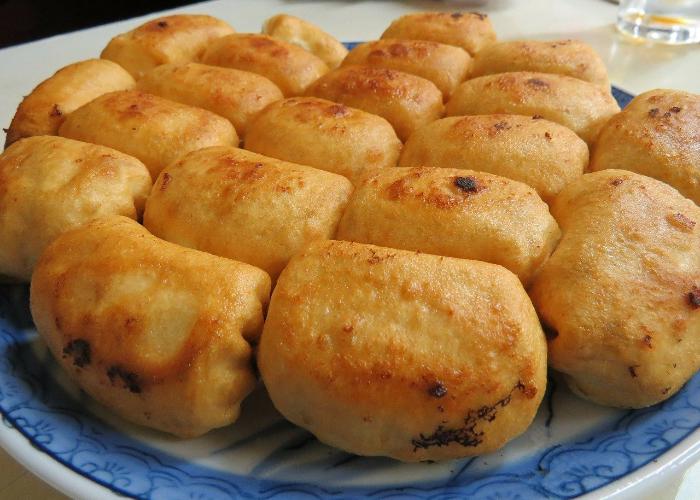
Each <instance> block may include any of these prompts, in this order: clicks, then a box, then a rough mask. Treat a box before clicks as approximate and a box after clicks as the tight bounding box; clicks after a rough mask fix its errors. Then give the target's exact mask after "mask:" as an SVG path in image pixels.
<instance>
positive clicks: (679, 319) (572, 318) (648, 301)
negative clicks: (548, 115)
mask: <svg viewBox="0 0 700 500" xmlns="http://www.w3.org/2000/svg"><path fill="white" fill-rule="evenodd" d="M552 213H553V215H554V217H555V218H556V219H557V221H558V222H559V225H560V226H561V229H562V231H563V237H562V240H561V242H560V243H559V246H558V247H557V249H556V250H555V251H554V253H553V254H552V256H551V257H550V259H549V260H548V261H547V263H546V264H545V265H544V267H543V268H542V271H541V272H540V273H539V274H538V275H537V277H536V279H535V282H534V284H533V286H532V288H531V293H530V295H531V297H532V300H533V302H534V304H535V306H536V307H537V311H538V313H539V314H540V317H541V319H542V321H543V322H544V323H545V324H546V325H547V329H546V330H545V331H548V332H549V337H550V340H549V364H550V366H551V367H552V368H554V369H556V370H559V371H561V372H563V373H565V374H566V376H567V379H568V383H569V386H570V387H571V388H572V389H573V390H574V391H575V392H576V393H578V394H579V395H581V396H583V397H584V398H587V399H590V400H592V401H595V402H597V403H600V404H604V405H610V406H618V407H622V408H640V407H644V406H649V405H653V404H656V403H658V402H660V401H663V400H665V399H667V398H669V397H670V396H672V395H673V394H674V393H675V392H676V391H678V390H679V389H680V388H681V387H682V386H683V384H684V383H685V382H686V381H687V380H688V379H689V378H690V377H691V376H692V375H693V374H695V372H696V371H697V370H698V369H699V368H700V309H699V307H700V253H699V252H698V248H700V227H699V226H698V225H697V223H698V222H700V208H698V207H697V206H696V205H695V204H694V203H693V202H692V201H690V200H687V199H685V198H683V197H682V196H681V195H680V194H678V192H677V191H676V190H674V189H673V188H671V187H670V186H667V185H666V184H663V183H661V182H659V181H656V180H654V179H650V178H648V177H644V176H641V175H638V174H635V173H632V172H627V171H622V170H603V171H601V172H595V173H592V174H586V175H584V176H583V177H582V178H581V179H579V180H577V181H576V182H574V183H572V184H570V185H569V186H567V187H566V188H565V189H564V190H563V191H562V192H561V193H560V194H559V196H558V197H557V199H556V200H555V202H554V204H553V205H552Z"/></svg>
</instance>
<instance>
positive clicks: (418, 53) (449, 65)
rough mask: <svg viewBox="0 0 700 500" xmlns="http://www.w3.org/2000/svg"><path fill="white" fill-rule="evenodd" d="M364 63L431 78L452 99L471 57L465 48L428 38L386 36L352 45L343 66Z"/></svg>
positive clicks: (468, 67)
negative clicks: (399, 38)
mask: <svg viewBox="0 0 700 500" xmlns="http://www.w3.org/2000/svg"><path fill="white" fill-rule="evenodd" d="M351 64H363V65H366V66H377V67H380V68H389V69H395V70H398V71H403V72H405V73H410V74H412V75H416V76H420V77H422V78H425V79H426V80H430V81H431V82H433V83H434V84H435V86H436V87H437V88H438V89H440V92H442V95H443V96H444V98H445V99H449V97H450V95H452V92H454V90H455V89H456V88H457V85H459V84H460V83H462V81H464V79H465V78H466V76H467V74H468V73H469V69H470V66H471V57H470V56H469V53H468V52H466V51H465V50H463V49H461V48H459V47H454V46H452V45H445V44H442V43H437V42H430V41H427V40H395V39H384V40H377V41H374V42H367V43H362V44H360V45H358V46H357V47H355V48H354V49H352V50H351V51H350V53H349V54H348V56H347V57H346V58H345V60H344V61H343V66H348V65H351Z"/></svg>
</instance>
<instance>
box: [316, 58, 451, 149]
mask: <svg viewBox="0 0 700 500" xmlns="http://www.w3.org/2000/svg"><path fill="white" fill-rule="evenodd" d="M306 95H309V96H316V97H321V98H322V99H328V100H329V101H334V102H340V103H343V104H346V105H348V106H352V107H354V108H359V109H362V110H365V111H367V112H369V113H373V114H375V115H379V116H381V117H383V118H386V120H387V121H388V122H389V123H391V125H392V126H393V127H394V130H396V135H397V136H398V137H399V139H401V140H402V141H405V140H406V139H408V136H409V135H411V132H413V131H414V130H415V129H417V128H418V127H421V126H422V125H425V124H426V123H430V122H431V121H433V120H437V119H438V118H440V117H441V116H442V113H443V108H444V107H443V105H442V93H441V92H440V90H439V89H438V88H437V87H436V86H435V84H434V83H433V82H431V81H429V80H426V79H425V78H421V77H419V76H416V75H411V74H409V73H404V72H401V71H395V70H392V69H386V68H375V67H371V66H343V67H340V68H338V69H335V70H333V71H331V72H330V73H328V74H326V75H324V76H323V77H321V78H319V79H318V80H317V81H316V82H315V83H314V84H313V85H311V86H310V87H309V88H308V90H307V91H306Z"/></svg>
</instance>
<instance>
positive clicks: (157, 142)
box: [59, 90, 238, 179]
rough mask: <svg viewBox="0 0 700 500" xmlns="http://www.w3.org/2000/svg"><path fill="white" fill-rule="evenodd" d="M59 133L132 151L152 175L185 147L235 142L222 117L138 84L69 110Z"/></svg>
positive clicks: (236, 142)
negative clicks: (133, 87)
mask: <svg viewBox="0 0 700 500" xmlns="http://www.w3.org/2000/svg"><path fill="white" fill-rule="evenodd" d="M59 134H61V135H62V136H64V137H68V138H71V139H77V140H80V141H85V142H92V143H95V144H102V145H104V146H109V147H112V148H114V149H116V150H118V151H122V152H124V153H127V154H130V155H132V156H135V157H136V158H138V159H139V160H141V161H142V162H143V163H145V164H146V166H147V167H148V170H149V171H150V172H151V176H152V177H153V178H154V179H155V178H156V177H157V176H158V173H160V171H161V170H162V169H163V168H164V167H165V166H167V165H169V164H170V163H172V162H173V161H175V160H176V159H177V158H179V157H180V156H182V155H183V154H185V153H188V152H190V151H194V150H196V149H201V148H205V147H207V146H219V145H238V135H237V134H236V130H235V129H234V127H233V125H231V122H229V121H228V120H226V119H225V118H222V117H221V116H219V115H216V114H214V113H212V112H210V111H206V110H204V109H200V108H195V107H193V106H186V105H184V104H179V103H176V102H173V101H170V100H168V99H163V98H162V97H158V96H154V95H151V94H146V93H144V92H140V91H138V90H125V91H120V92H111V93H109V94H105V95H103V96H100V97H98V98H97V99H95V100H93V101H90V102H89V103H87V104H86V105H84V106H82V107H80V108H78V109H76V110H75V111H74V112H73V113H71V114H70V116H69V117H68V118H67V119H66V121H65V122H63V125H61V128H60V129H59Z"/></svg>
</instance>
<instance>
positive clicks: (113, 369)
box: [107, 365, 141, 394]
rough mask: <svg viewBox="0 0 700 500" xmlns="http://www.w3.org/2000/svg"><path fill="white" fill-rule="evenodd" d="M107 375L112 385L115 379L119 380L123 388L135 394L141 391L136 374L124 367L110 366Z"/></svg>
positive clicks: (115, 381)
mask: <svg viewBox="0 0 700 500" xmlns="http://www.w3.org/2000/svg"><path fill="white" fill-rule="evenodd" d="M107 377H109V381H110V382H111V383H112V385H114V384H116V383H117V381H121V383H122V384H123V387H124V389H128V390H129V392H133V393H135V394H138V393H140V392H141V385H140V384H139V380H138V375H136V374H135V373H134V372H130V371H128V370H126V369H124V368H123V367H121V366H118V365H114V366H110V367H109V369H108V370H107Z"/></svg>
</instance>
